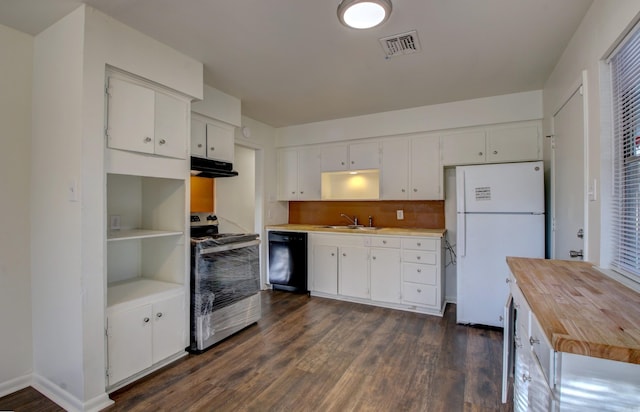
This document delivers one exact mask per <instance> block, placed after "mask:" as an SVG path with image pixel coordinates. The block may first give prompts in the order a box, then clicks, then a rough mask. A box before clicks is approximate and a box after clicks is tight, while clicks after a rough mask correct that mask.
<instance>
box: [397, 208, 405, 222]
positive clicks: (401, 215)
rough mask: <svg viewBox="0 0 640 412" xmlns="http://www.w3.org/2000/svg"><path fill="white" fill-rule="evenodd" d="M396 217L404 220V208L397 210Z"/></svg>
mask: <svg viewBox="0 0 640 412" xmlns="http://www.w3.org/2000/svg"><path fill="white" fill-rule="evenodd" d="M396 219H398V220H404V210H396Z"/></svg>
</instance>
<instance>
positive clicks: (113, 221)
mask: <svg viewBox="0 0 640 412" xmlns="http://www.w3.org/2000/svg"><path fill="white" fill-rule="evenodd" d="M109 228H110V229H111V230H120V215H112V216H111V217H110V222H109Z"/></svg>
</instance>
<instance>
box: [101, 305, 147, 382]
mask: <svg viewBox="0 0 640 412" xmlns="http://www.w3.org/2000/svg"><path fill="white" fill-rule="evenodd" d="M151 318H152V311H151V305H144V306H139V307H137V308H133V309H129V310H123V311H120V312H115V313H113V314H110V315H109V316H108V318H107V335H108V337H107V348H108V350H107V356H108V360H109V385H113V384H114V383H117V382H120V381H121V380H123V379H125V378H128V377H129V376H132V375H134V374H136V373H138V372H140V371H142V370H144V369H146V368H148V367H149V366H151V365H152V363H153V358H152V351H151V339H152V328H153V324H152V322H151Z"/></svg>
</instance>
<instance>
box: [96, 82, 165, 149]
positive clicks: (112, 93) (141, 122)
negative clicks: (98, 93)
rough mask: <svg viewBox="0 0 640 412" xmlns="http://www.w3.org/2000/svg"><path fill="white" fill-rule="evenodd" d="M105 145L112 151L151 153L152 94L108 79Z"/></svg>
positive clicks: (146, 89)
mask: <svg viewBox="0 0 640 412" xmlns="http://www.w3.org/2000/svg"><path fill="white" fill-rule="evenodd" d="M108 90H109V91H108V109H107V110H108V113H107V145H108V146H109V147H110V148H112V149H121V150H131V151H134V152H142V153H153V152H154V142H153V138H154V128H155V125H154V118H155V92H154V91H153V90H151V89H148V88H146V87H142V86H139V85H137V84H132V83H129V82H126V81H123V80H120V79H115V78H110V79H109V88H108Z"/></svg>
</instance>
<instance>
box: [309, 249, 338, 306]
mask: <svg viewBox="0 0 640 412" xmlns="http://www.w3.org/2000/svg"><path fill="white" fill-rule="evenodd" d="M312 273H313V290H314V291H315V292H322V293H329V294H332V295H337V294H338V248H337V247H336V246H327V245H315V246H313V269H312Z"/></svg>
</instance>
